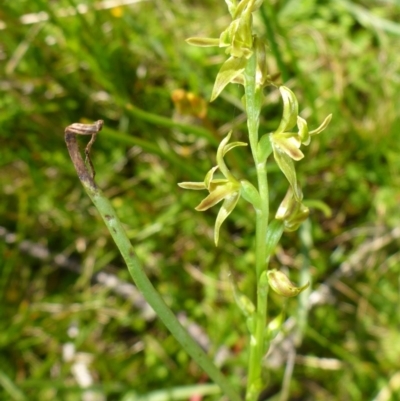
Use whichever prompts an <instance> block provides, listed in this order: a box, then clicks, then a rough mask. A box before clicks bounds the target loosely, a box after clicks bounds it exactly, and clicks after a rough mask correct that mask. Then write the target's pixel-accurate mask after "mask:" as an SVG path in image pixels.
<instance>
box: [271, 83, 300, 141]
mask: <svg viewBox="0 0 400 401" xmlns="http://www.w3.org/2000/svg"><path fill="white" fill-rule="evenodd" d="M279 91H280V92H281V96H282V100H283V116H282V120H281V122H280V124H279V127H278V129H277V130H276V133H281V132H286V131H290V130H291V129H292V128H293V127H294V126H295V125H296V123H297V115H298V113H299V104H298V102H297V99H296V96H295V94H294V93H293V92H292V91H291V90H290V89H289V88H287V87H286V86H280V87H279Z"/></svg>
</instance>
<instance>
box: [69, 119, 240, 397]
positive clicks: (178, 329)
mask: <svg viewBox="0 0 400 401" xmlns="http://www.w3.org/2000/svg"><path fill="white" fill-rule="evenodd" d="M102 126H103V122H102V121H97V122H96V123H94V124H78V123H76V124H72V125H70V126H69V127H67V128H66V130H65V141H66V143H67V148H68V151H69V154H70V156H71V159H72V162H73V164H74V167H75V169H76V171H77V173H78V177H79V179H80V181H81V183H82V185H83V186H84V188H85V190H86V192H87V194H88V195H89V197H90V199H91V200H92V202H93V203H94V205H95V206H96V208H97V210H98V211H99V213H100V215H101V217H102V219H103V220H104V223H105V224H106V226H107V228H108V230H109V232H110V234H111V236H112V238H113V240H114V241H115V244H116V245H117V247H118V249H119V251H120V253H121V255H122V257H123V258H124V260H125V263H126V265H127V267H128V270H129V273H130V275H131V276H132V278H133V281H134V282H135V284H136V286H137V288H138V289H139V291H140V292H141V293H142V294H143V296H144V298H145V299H146V301H147V302H148V303H149V305H150V306H151V307H152V308H153V309H154V311H155V312H156V314H157V315H158V317H159V318H160V319H161V321H162V322H163V323H164V324H165V326H166V327H167V328H168V330H169V331H170V332H171V334H172V335H173V336H174V337H175V338H176V340H177V341H178V342H179V343H180V345H181V346H182V348H183V349H184V350H185V351H186V352H187V353H188V354H189V355H190V356H191V357H192V358H193V359H194V360H195V361H196V362H197V363H198V364H199V365H200V367H201V368H202V369H203V370H204V371H205V372H206V373H207V374H208V375H209V376H210V378H211V379H212V380H213V381H214V382H215V383H216V384H218V385H219V387H220V388H221V390H222V391H223V392H224V394H226V396H227V397H229V400H230V401H241V398H240V397H239V395H238V394H237V393H236V391H235V390H234V389H233V388H232V386H231V384H230V383H229V382H228V380H227V379H226V378H225V377H224V375H223V374H222V373H221V372H220V371H219V370H218V368H217V367H216V366H215V365H214V363H213V362H212V361H211V360H210V358H209V357H208V356H207V354H206V353H205V352H204V351H203V350H202V348H201V347H200V346H199V345H198V344H197V342H196V341H194V340H193V338H192V337H191V336H190V335H189V334H188V333H187V331H186V330H185V329H184V327H183V326H182V325H181V324H180V323H179V321H178V319H177V318H176V317H175V315H174V313H173V312H172V311H171V309H169V307H168V306H167V304H166V303H165V302H164V300H163V299H162V298H161V296H160V294H159V293H158V292H157V290H156V289H155V288H154V287H153V285H152V283H151V282H150V280H149V279H148V278H147V276H146V273H145V272H144V270H143V268H142V266H141V263H140V261H139V259H138V258H137V257H136V255H135V252H134V249H133V247H132V245H131V243H130V241H129V238H128V236H127V235H126V232H125V230H124V227H123V225H122V223H121V221H120V220H119V218H118V216H117V214H116V213H115V210H114V208H113V207H112V205H111V203H110V201H109V200H108V199H107V198H106V197H105V196H104V194H103V193H102V191H101V190H100V189H99V188H98V187H97V185H96V183H95V181H94V174H95V172H94V168H93V165H92V163H91V161H90V155H89V152H90V148H91V146H92V144H93V143H94V140H95V139H96V135H97V134H98V132H99V131H100V130H101V128H102ZM76 135H91V136H92V138H91V140H90V142H89V144H88V145H87V147H86V150H85V153H86V159H87V161H88V162H89V165H90V167H91V172H90V171H89V170H88V169H87V168H86V166H85V163H84V162H83V159H82V156H81V154H80V152H79V149H78V144H77V141H76Z"/></svg>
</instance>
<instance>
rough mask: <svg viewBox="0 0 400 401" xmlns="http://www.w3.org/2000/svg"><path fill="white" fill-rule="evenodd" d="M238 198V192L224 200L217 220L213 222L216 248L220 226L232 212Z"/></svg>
mask: <svg viewBox="0 0 400 401" xmlns="http://www.w3.org/2000/svg"><path fill="white" fill-rule="evenodd" d="M239 198H240V192H234V193H232V194H231V195H229V196H227V197H226V198H225V200H224V203H223V204H222V206H221V209H219V212H218V216H217V219H216V220H215V228H214V242H215V246H218V240H219V230H220V228H221V225H222V223H223V222H224V221H225V219H226V218H227V217H228V216H229V215H230V214H231V213H232V210H233V209H234V208H235V206H236V204H237V202H238V200H239Z"/></svg>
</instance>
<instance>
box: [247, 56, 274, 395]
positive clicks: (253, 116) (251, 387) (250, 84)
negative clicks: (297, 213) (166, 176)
mask: <svg viewBox="0 0 400 401" xmlns="http://www.w3.org/2000/svg"><path fill="white" fill-rule="evenodd" d="M260 90H261V89H260V88H257V86H256V57H255V55H254V54H253V56H252V57H251V58H250V59H249V61H248V63H247V66H246V70H245V99H246V110H247V126H248V131H249V139H250V146H251V151H252V154H253V158H254V162H255V165H256V171H257V180H258V191H259V194H260V197H261V207H260V209H257V210H256V215H257V218H256V249H255V254H256V281H257V305H256V314H255V322H254V330H253V333H252V334H251V337H250V356H249V373H248V382H247V392H246V401H254V400H256V399H257V396H258V394H259V392H260V390H261V389H262V381H261V368H262V358H263V356H264V353H265V345H264V344H265V340H264V335H265V326H266V320H267V299H268V297H267V295H268V282H267V280H260V279H261V275H262V273H263V272H264V271H265V270H266V268H267V247H266V237H267V229H268V213H269V194H268V181H267V170H266V163H265V162H261V163H260V162H259V160H258V155H257V145H258V126H259V116H260V110H261V98H260V95H261V94H260V93H259V92H260Z"/></svg>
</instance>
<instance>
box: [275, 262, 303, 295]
mask: <svg viewBox="0 0 400 401" xmlns="http://www.w3.org/2000/svg"><path fill="white" fill-rule="evenodd" d="M267 274H268V282H269V285H270V286H271V288H272V289H273V290H274V291H275V292H276V293H277V294H279V295H282V296H284V297H288V298H291V297H295V296H296V295H299V294H300V293H301V292H302V291H304V290H305V289H306V288H307V287H308V286H309V285H310V283H309V282H307V283H306V284H304V285H303V286H301V287H296V286H295V285H294V284H293V283H292V282H291V281H290V280H289V278H288V277H287V276H286V275H285V274H284V273H282V272H281V271H279V270H276V269H274V270H270V271H269V272H268V273H267Z"/></svg>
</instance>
